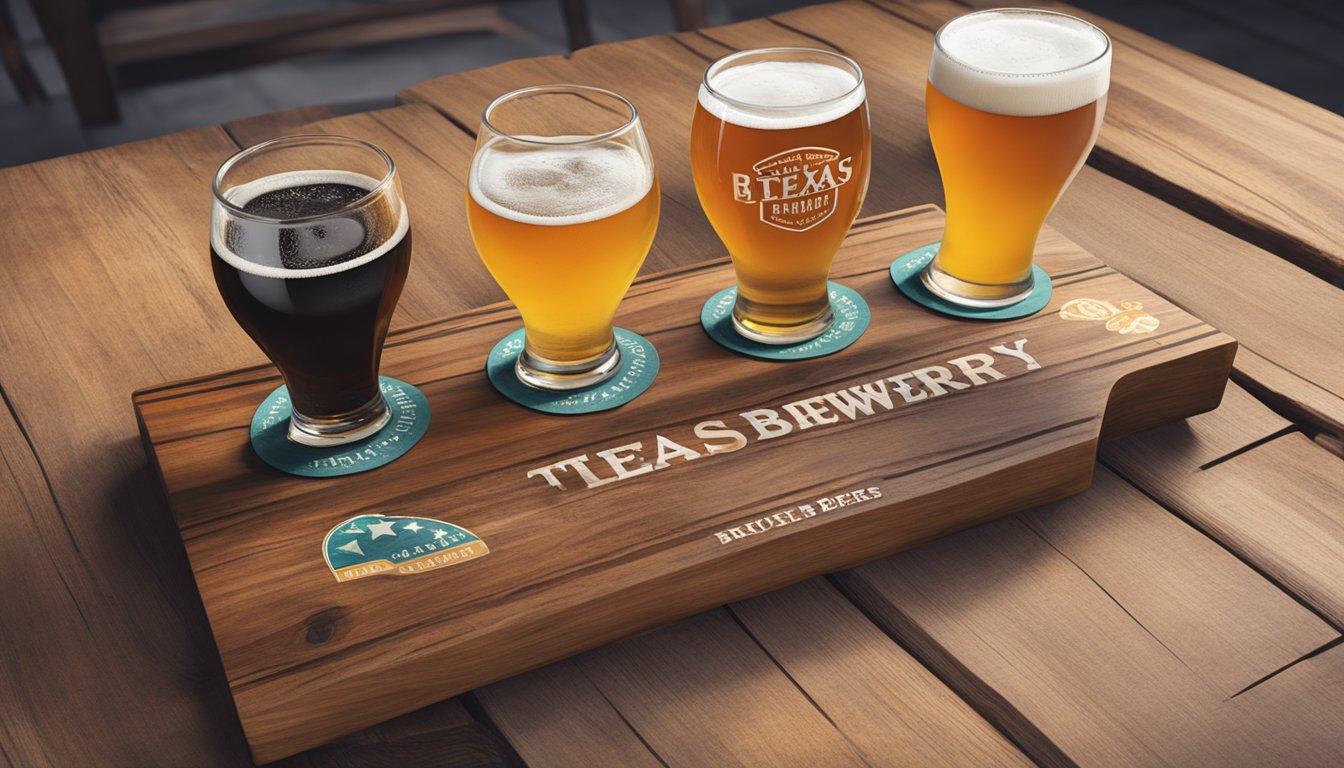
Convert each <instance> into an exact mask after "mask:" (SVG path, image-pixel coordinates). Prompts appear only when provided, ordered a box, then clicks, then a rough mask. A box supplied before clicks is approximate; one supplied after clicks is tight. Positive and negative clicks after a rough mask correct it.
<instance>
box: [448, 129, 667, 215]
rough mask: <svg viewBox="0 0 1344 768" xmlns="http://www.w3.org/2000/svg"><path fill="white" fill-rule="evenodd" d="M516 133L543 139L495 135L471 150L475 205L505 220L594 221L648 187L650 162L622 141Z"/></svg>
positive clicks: (620, 208)
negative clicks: (593, 141)
mask: <svg viewBox="0 0 1344 768" xmlns="http://www.w3.org/2000/svg"><path fill="white" fill-rule="evenodd" d="M517 138H519V139H526V140H534V141H546V142H548V144H547V146H545V147H539V146H536V145H532V144H528V145H520V144H518V143H517V142H513V141H510V140H509V139H507V138H498V139H495V140H493V141H491V142H490V143H488V144H486V145H485V146H484V147H482V148H481V149H480V150H479V151H478V152H477V153H476V158H475V159H474V160H473V161H472V164H471V177H470V181H469V183H468V187H469V189H470V191H471V198H472V199H473V200H475V201H476V204H477V205H479V206H481V207H482V208H484V209H486V210H487V211H490V212H491V213H494V214H496V215H498V216H502V217H504V218H506V219H510V220H513V221H517V222H521V223H523V224H539V225H542V226H553V227H559V226H568V225H572V224H583V223H585V222H589V221H597V220H598V219H605V218H607V217H608V216H614V215H616V214H618V213H620V212H621V211H624V210H625V209H627V208H629V207H631V206H633V205H634V204H635V203H638V202H639V201H640V200H642V199H643V198H644V196H645V195H647V194H648V193H649V188H650V187H652V186H653V165H652V163H651V162H650V161H648V160H646V159H645V157H644V155H643V154H641V153H640V152H639V150H636V149H634V148H633V147H630V146H628V145H626V144H621V143H617V142H610V141H609V142H605V143H601V144H563V143H551V142H556V141H562V140H565V139H573V138H578V137H570V136H548V137H546V138H545V139H540V138H538V137H532V136H519V137H517Z"/></svg>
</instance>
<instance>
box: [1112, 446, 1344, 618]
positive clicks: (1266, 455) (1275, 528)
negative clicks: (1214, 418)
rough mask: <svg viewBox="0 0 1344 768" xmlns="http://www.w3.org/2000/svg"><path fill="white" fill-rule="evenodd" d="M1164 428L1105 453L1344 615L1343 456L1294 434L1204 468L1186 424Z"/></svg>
mask: <svg viewBox="0 0 1344 768" xmlns="http://www.w3.org/2000/svg"><path fill="white" fill-rule="evenodd" d="M1158 432H1159V433H1160V436H1157V439H1153V440H1144V441H1133V440H1125V441H1121V442H1120V443H1118V444H1116V445H1114V446H1111V447H1108V448H1107V452H1106V454H1105V457H1106V462H1107V463H1108V464H1110V465H1111V466H1114V467H1116V469H1117V470H1118V471H1120V472H1122V473H1124V474H1125V476H1126V477H1130V478H1133V479H1134V481H1135V482H1137V483H1139V484H1141V485H1142V486H1143V487H1144V488H1145V489H1147V490H1148V492H1149V493H1151V494H1152V495H1153V496H1154V497H1155V498H1157V499H1159V500H1161V502H1162V503H1163V504H1165V505H1167V506H1168V507H1170V508H1171V509H1172V510H1174V511H1175V512H1176V513H1177V514H1180V515H1181V516H1182V517H1184V518H1186V519H1187V520H1190V521H1191V523H1192V524H1194V525H1196V526H1198V527H1199V528H1200V529H1201V530H1204V531H1207V532H1208V533H1209V535H1211V536H1214V537H1215V538H1217V539H1218V540H1219V541H1221V542H1223V543H1224V544H1226V545H1227V546H1228V547H1229V548H1230V549H1231V550H1232V551H1234V552H1236V553H1237V554H1238V555H1240V556H1241V557H1242V558H1244V559H1245V560H1247V561H1248V562H1251V563H1254V564H1255V566H1256V567H1257V568H1259V569H1260V570H1262V571H1264V572H1265V573H1266V574H1267V575H1269V576H1271V577H1272V578H1274V579H1275V580H1276V581H1277V582H1278V583H1280V584H1282V585H1284V586H1285V588H1287V589H1289V590H1291V591H1292V592H1293V594H1296V595H1298V596H1300V597H1301V598H1302V600H1303V601H1305V602H1306V603H1307V604H1308V605H1310V606H1312V607H1313V608H1315V609H1316V610H1318V611H1320V612H1321V614H1322V615H1324V616H1326V617H1328V618H1329V619H1330V620H1331V621H1333V622H1335V623H1336V625H1344V459H1341V458H1340V457H1338V456H1335V455H1334V454H1332V453H1330V452H1329V451H1327V450H1325V449H1324V448H1322V447H1320V446H1318V445H1316V444H1315V443H1313V442H1312V441H1311V440H1309V439H1307V438H1306V437H1305V436H1303V435H1301V434H1288V435H1284V436H1282V437H1278V438H1276V439H1273V440H1270V441H1268V442H1266V443H1264V444H1262V445H1256V446H1254V447H1252V448H1251V450H1248V451H1246V452H1244V453H1241V454H1239V455H1235V456H1232V457H1231V458H1228V459H1227V460H1225V461H1222V462H1219V463H1217V464H1214V465H1213V466H1210V467H1207V468H1204V467H1203V466H1200V465H1196V464H1194V462H1192V461H1190V460H1189V458H1188V456H1189V453H1188V452H1186V451H1182V450H1181V449H1180V447H1179V446H1180V431H1179V430H1176V431H1175V432H1174V433H1173V430H1171V429H1170V428H1169V427H1167V428H1163V429H1161V430H1158ZM1163 437H1166V438H1167V439H1162V438H1163Z"/></svg>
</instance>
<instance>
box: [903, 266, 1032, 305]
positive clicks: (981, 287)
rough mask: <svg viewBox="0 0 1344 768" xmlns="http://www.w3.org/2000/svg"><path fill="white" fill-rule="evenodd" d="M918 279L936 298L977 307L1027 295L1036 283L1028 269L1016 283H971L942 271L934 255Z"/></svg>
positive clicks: (1020, 298) (1015, 299)
mask: <svg viewBox="0 0 1344 768" xmlns="http://www.w3.org/2000/svg"><path fill="white" fill-rule="evenodd" d="M919 279H920V280H921V281H922V282H923V283H924V287H925V288H928V289H929V290H930V291H931V292H932V293H933V295H935V296H937V297H938V298H940V299H944V300H946V301H950V302H952V303H953V304H960V305H962V306H964V307H977V308H992V307H1007V306H1011V305H1013V304H1016V303H1018V302H1019V301H1022V300H1023V299H1025V298H1027V297H1028V296H1030V295H1031V292H1032V290H1034V289H1035V287H1036V281H1035V280H1034V278H1033V277H1032V275H1031V273H1030V272H1028V273H1027V277H1026V279H1025V280H1022V281H1019V282H1016V283H973V282H971V281H969V280H962V279H961V278H958V277H953V276H952V275H949V274H948V273H946V272H944V271H943V270H942V269H941V268H940V267H939V266H938V259H937V258H935V259H934V260H933V261H931V262H929V265H928V266H927V267H925V268H924V270H923V271H922V272H920V273H919Z"/></svg>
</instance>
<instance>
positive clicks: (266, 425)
mask: <svg viewBox="0 0 1344 768" xmlns="http://www.w3.org/2000/svg"><path fill="white" fill-rule="evenodd" d="M378 384H379V386H380V387H381V388H382V390H383V397H385V398H387V407H388V408H389V409H391V411H392V418H390V419H388V422H387V426H385V427H383V428H382V429H380V430H378V432H376V433H374V434H373V435H370V436H369V437H366V438H364V439H363V440H360V441H359V442H357V443H347V444H345V445H337V446H333V447H331V448H314V447H312V446H307V445H299V444H298V443H295V442H291V441H290V439H289V438H288V437H287V436H286V435H287V434H288V432H289V414H290V412H291V411H292V410H293V407H292V406H291V405H290V402H289V390H288V389H287V388H285V387H283V386H281V387H280V388H279V389H276V390H275V391H274V392H272V393H271V394H270V395H269V396H267V398H266V399H265V400H263V401H262V403H261V407H259V408H257V412H256V413H254V414H252V449H253V450H255V451H256V452H257V455H258V456H260V457H261V460H262V461H264V462H266V463H267V464H270V465H271V466H272V467H275V468H276V469H278V470H280V471H281V472H288V473H289V474H291V475H298V476H300V477H341V476H343V475H353V474H355V473H357V472H367V471H369V470H370V469H377V468H378V467H381V466H383V465H384V464H387V463H388V462H391V461H395V460H396V459H399V458H401V457H402V456H404V455H406V452H407V451H409V450H411V447H412V446H414V445H415V444H416V443H418V442H420V438H422V437H424V436H425V430H427V429H428V428H429V401H428V400H426V399H425V396H424V394H423V393H421V392H420V390H418V389H416V388H415V387H413V386H411V385H410V384H407V383H406V382H404V381H400V380H398V379H394V378H392V377H390V376H379V377H378Z"/></svg>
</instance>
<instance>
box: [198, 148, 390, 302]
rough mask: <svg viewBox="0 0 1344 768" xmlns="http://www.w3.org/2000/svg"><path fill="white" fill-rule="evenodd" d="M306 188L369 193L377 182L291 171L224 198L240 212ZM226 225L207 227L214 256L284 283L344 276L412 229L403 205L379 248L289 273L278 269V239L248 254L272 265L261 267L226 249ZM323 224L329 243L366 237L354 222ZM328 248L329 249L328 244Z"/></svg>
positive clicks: (218, 219) (348, 174) (221, 219)
mask: <svg viewBox="0 0 1344 768" xmlns="http://www.w3.org/2000/svg"><path fill="white" fill-rule="evenodd" d="M308 184H349V185H350V186H352V187H359V188H361V189H367V190H369V191H370V192H372V191H373V190H375V189H377V188H378V180H377V179H375V178H372V177H370V176H365V175H364V174H362V173H355V172H353V171H336V170H313V171H293V172H290V173H277V174H275V175H274V176H263V177H261V178H259V179H255V180H253V181H249V182H247V183H245V184H239V185H238V186H236V187H233V188H231V189H229V191H228V192H226V193H225V194H224V197H225V198H226V199H227V200H228V201H229V202H230V203H231V204H233V205H234V206H237V207H238V208H242V207H244V206H246V205H247V204H248V203H249V202H251V201H252V200H253V199H254V198H256V197H257V196H259V195H264V194H266V193H267V192H274V191H275V190H277V189H285V188H287V187H298V186H305V185H308ZM215 205H217V206H218V205H219V203H218V202H216V203H215ZM228 223H229V219H228V217H226V216H214V217H213V221H212V222H211V226H210V247H211V249H212V250H214V252H215V253H217V254H219V257H220V258H221V259H223V260H224V261H225V263H227V264H228V265H229V266H231V267H233V268H234V269H237V270H238V271H240V272H246V273H248V274H252V275H258V276H261V277H274V278H283V279H286V280H296V279H303V278H308V277H322V276H324V275H333V274H336V273H337V272H344V271H346V270H349V269H354V268H355V267H359V266H363V265H364V264H368V263H369V262H371V261H373V260H374V259H376V258H378V257H379V256H382V255H383V254H384V253H387V252H388V251H390V250H391V249H392V247H393V246H395V245H396V244H397V243H400V242H401V239H402V238H403V237H405V236H406V231H407V230H409V229H410V228H411V220H410V217H409V216H407V214H406V206H405V204H402V205H401V218H400V219H399V220H398V222H397V230H396V232H394V233H392V235H391V237H389V238H387V240H385V241H383V243H382V244H381V245H379V246H378V247H377V248H375V249H373V250H372V251H369V252H368V253H365V254H363V255H361V256H357V257H355V258H353V259H350V260H349V261H342V262H339V263H337V264H332V265H331V266H329V267H318V268H316V269H289V268H287V267H283V266H278V265H279V264H280V251H279V243H278V238H277V239H276V242H268V243H266V244H265V245H266V250H265V251H264V255H263V252H261V249H260V248H258V249H257V252H254V253H249V255H250V256H254V257H257V258H266V259H267V260H268V261H272V262H273V263H271V264H261V263H258V262H257V261H254V260H251V259H247V258H243V257H242V256H239V255H238V254H236V253H234V252H233V251H232V250H231V249H230V248H229V246H228ZM323 224H324V232H323V239H325V240H328V241H330V242H338V240H339V239H340V238H341V237H342V236H346V237H348V239H349V241H350V242H352V243H354V244H358V243H360V242H363V239H364V237H365V232H364V227H363V225H362V224H361V223H360V222H357V221H355V220H353V219H342V218H339V217H335V218H332V219H329V220H326V221H324V222H323ZM310 226H311V225H310ZM345 228H349V229H350V230H351V231H349V232H342V231H341V230H342V229H345ZM355 228H357V229H358V231H354V229H355ZM295 229H296V231H297V232H298V234H299V235H300V236H302V234H303V229H302V227H301V225H296V226H295ZM243 236H244V237H246V236H247V234H246V231H244V235H243ZM328 247H330V245H329V244H328ZM272 251H273V252H272Z"/></svg>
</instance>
